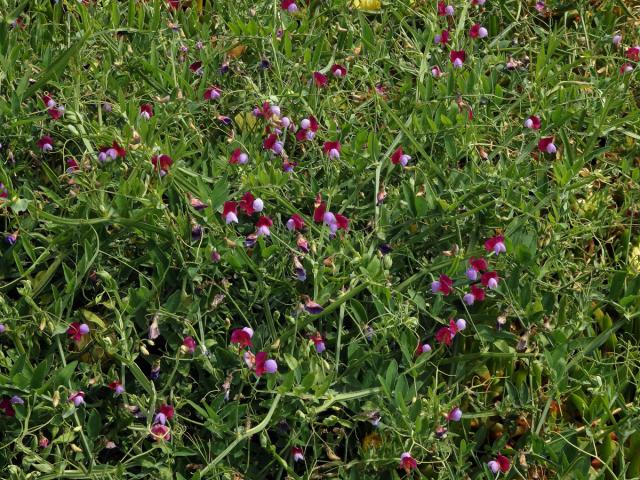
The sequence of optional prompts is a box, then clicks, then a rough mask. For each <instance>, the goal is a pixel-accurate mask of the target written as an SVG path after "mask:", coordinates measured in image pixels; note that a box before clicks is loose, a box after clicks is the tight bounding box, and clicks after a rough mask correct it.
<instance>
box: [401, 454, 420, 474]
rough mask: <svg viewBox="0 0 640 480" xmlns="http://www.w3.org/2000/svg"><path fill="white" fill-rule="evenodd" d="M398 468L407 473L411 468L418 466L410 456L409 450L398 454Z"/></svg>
mask: <svg viewBox="0 0 640 480" xmlns="http://www.w3.org/2000/svg"><path fill="white" fill-rule="evenodd" d="M400 468H404V470H405V471H406V472H407V473H409V472H410V471H411V470H414V469H416V468H418V462H416V461H415V459H414V458H413V457H412V456H411V454H410V453H409V452H404V453H403V454H402V455H400Z"/></svg>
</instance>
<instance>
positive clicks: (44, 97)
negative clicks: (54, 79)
mask: <svg viewBox="0 0 640 480" xmlns="http://www.w3.org/2000/svg"><path fill="white" fill-rule="evenodd" d="M42 101H43V102H44V104H45V106H46V107H47V108H53V107H55V106H56V101H55V100H54V99H53V97H52V96H51V95H49V94H48V93H45V94H44V95H42Z"/></svg>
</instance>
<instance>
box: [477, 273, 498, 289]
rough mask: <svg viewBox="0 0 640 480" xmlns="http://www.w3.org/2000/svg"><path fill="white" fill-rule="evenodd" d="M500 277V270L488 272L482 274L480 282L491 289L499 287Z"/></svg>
mask: <svg viewBox="0 0 640 480" xmlns="http://www.w3.org/2000/svg"><path fill="white" fill-rule="evenodd" d="M499 280H500V277H499V276H498V272H495V271H494V272H486V273H483V274H482V277H480V282H481V283H482V285H484V286H485V287H487V288H488V289H489V290H495V289H496V288H498V281H499Z"/></svg>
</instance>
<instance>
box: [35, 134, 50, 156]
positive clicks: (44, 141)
mask: <svg viewBox="0 0 640 480" xmlns="http://www.w3.org/2000/svg"><path fill="white" fill-rule="evenodd" d="M38 147H40V149H41V150H43V151H45V152H46V151H48V150H52V149H53V139H52V138H51V137H50V136H49V135H44V136H43V137H41V138H40V140H38Z"/></svg>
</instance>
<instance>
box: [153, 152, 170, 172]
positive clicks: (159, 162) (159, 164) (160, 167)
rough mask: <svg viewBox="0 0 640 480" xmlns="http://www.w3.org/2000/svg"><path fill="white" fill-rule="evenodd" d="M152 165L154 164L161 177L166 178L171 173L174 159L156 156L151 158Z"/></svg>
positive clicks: (163, 155) (164, 155)
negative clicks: (170, 169)
mask: <svg viewBox="0 0 640 480" xmlns="http://www.w3.org/2000/svg"><path fill="white" fill-rule="evenodd" d="M151 163H152V164H153V167H154V170H155V171H156V172H158V173H159V174H160V176H161V177H164V176H165V175H166V174H167V173H169V168H170V167H171V165H173V159H172V158H171V157H170V156H169V155H166V154H161V155H154V156H153V157H151Z"/></svg>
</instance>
